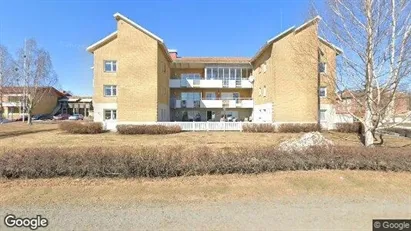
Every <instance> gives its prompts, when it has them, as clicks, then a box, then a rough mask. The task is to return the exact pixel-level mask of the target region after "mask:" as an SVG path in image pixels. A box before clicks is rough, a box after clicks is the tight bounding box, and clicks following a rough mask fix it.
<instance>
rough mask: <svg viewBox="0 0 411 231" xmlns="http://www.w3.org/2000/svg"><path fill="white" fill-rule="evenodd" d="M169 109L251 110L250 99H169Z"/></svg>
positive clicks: (251, 100) (251, 102) (251, 101)
mask: <svg viewBox="0 0 411 231" xmlns="http://www.w3.org/2000/svg"><path fill="white" fill-rule="evenodd" d="M170 101H171V102H170V106H171V108H253V107H254V101H253V99H252V98H231V99H223V98H203V99H196V100H195V99H171V100H170Z"/></svg>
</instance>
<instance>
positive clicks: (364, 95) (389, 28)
mask: <svg viewBox="0 0 411 231" xmlns="http://www.w3.org/2000/svg"><path fill="white" fill-rule="evenodd" d="M315 9H317V7H315ZM410 12H411V4H410V1H407V0H328V1H327V2H326V9H325V10H324V12H321V15H322V16H323V20H322V22H321V24H320V29H319V35H320V36H321V37H323V38H325V39H326V40H328V41H332V42H333V43H335V44H337V45H338V46H339V47H342V48H343V49H344V53H342V54H341V55H340V60H339V62H338V65H337V66H336V68H337V69H336V70H335V71H336V72H337V73H338V75H337V76H338V77H337V78H335V79H334V80H330V81H335V82H334V84H335V85H336V86H337V88H338V89H339V91H338V92H341V91H343V89H355V90H356V91H355V92H357V93H358V92H361V94H355V93H354V91H350V90H348V91H345V92H346V93H347V94H350V95H351V96H352V100H354V101H356V103H357V104H358V105H360V107H361V108H362V113H361V114H356V113H355V112H350V111H349V110H348V111H349V113H350V114H352V116H354V117H355V118H357V119H358V120H359V121H360V122H361V123H362V125H363V127H364V131H363V138H364V144H365V146H367V147H370V146H373V145H374V141H375V140H376V138H375V133H376V131H378V130H380V129H384V128H387V127H389V126H395V123H394V117H395V102H396V96H397V95H398V93H399V87H400V86H401V84H403V83H404V82H407V81H409V79H410V70H411V65H410V54H411V53H410V52H407V51H409V50H410V48H411V46H410V33H411V25H410V23H411V20H410V17H411V13H410ZM316 13H317V14H318V13H319V12H318V11H316ZM336 97H337V98H339V101H341V102H342V101H343V100H342V98H341V94H336ZM408 116H410V115H408ZM380 138H381V139H382V137H380Z"/></svg>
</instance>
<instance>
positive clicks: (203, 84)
mask: <svg viewBox="0 0 411 231" xmlns="http://www.w3.org/2000/svg"><path fill="white" fill-rule="evenodd" d="M169 86H170V88H253V84H252V83H251V82H250V81H249V80H248V79H241V80H217V79H170V83H169Z"/></svg>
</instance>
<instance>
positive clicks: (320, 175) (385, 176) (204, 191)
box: [0, 170, 411, 205]
mask: <svg viewBox="0 0 411 231" xmlns="http://www.w3.org/2000/svg"><path fill="white" fill-rule="evenodd" d="M310 195H312V196H318V195H324V196H344V197H350V196H353V197H358V195H361V198H366V197H382V198H384V197H385V196H390V197H393V196H394V195H398V196H399V197H398V198H402V199H404V196H405V197H409V195H411V174H410V173H394V172H370V171H326V170H323V171H310V172H305V171H297V172H277V173H270V174H260V175H222V176H218V175H217V176H216V175H214V176H200V177H178V178H171V179H146V178H140V179H77V180H75V179H72V178H60V179H36V180H0V204H2V205H27V204H38V205H42V204H56V203H66V204H67V203H68V204H90V203H91V204H92V203H104V204H110V203H117V204H121V203H127V202H139V201H141V202H144V201H151V202H196V201H210V200H211V201H224V200H225V201H227V200H247V199H255V198H259V199H261V200H270V199H287V197H294V196H304V197H307V196H310ZM34 198H35V199H34ZM359 199H360V198H359Z"/></svg>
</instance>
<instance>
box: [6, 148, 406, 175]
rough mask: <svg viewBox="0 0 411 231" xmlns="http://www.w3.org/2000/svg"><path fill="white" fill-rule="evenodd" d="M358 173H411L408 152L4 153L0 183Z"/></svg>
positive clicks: (172, 150) (55, 150)
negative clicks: (3, 180) (294, 172)
mask: <svg viewBox="0 0 411 231" xmlns="http://www.w3.org/2000/svg"><path fill="white" fill-rule="evenodd" d="M317 169H341V170H345V169H354V170H379V171H408V172H411V152H409V149H405V148H395V149H390V148H384V147H378V148H364V147H347V146H335V147H334V148H332V149H322V148H320V147H313V148H311V149H309V150H306V151H303V152H296V151H295V152H284V151H279V150H278V149H277V148H275V147H259V148H256V147H247V148H231V149H224V150H223V149H216V150H212V149H209V148H207V147H199V148H197V149H196V150H194V151H193V150H192V149H191V150H188V149H182V148H181V147H178V146H177V147H166V148H165V149H164V150H161V149H159V148H157V147H151V148H147V147H145V148H143V147H140V148H131V147H112V148H101V147H92V148H85V147H77V148H75V149H65V148H32V149H25V150H22V149H13V150H5V153H4V154H3V155H2V156H0V177H5V178H22V177H24V178H50V177H176V176H187V175H205V174H232V173H239V174H245V173H253V174H254V173H263V172H275V171H290V170H317Z"/></svg>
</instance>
